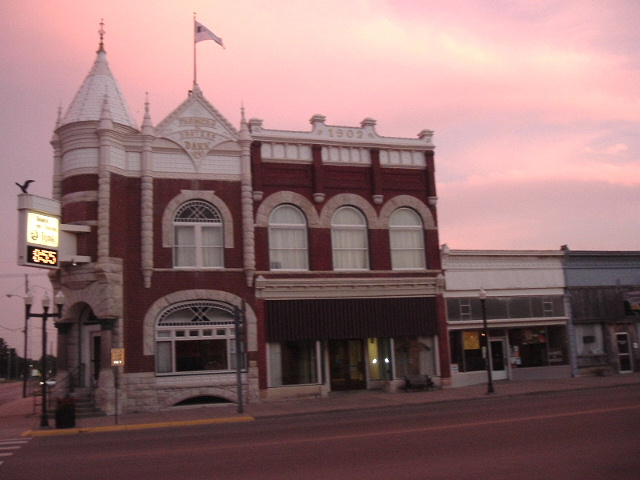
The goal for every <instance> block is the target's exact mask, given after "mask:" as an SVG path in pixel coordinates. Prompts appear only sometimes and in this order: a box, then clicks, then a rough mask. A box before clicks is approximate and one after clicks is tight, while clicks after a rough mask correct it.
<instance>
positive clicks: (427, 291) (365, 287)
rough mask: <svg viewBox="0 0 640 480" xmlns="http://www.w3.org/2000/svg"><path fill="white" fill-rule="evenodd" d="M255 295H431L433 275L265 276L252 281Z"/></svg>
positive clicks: (435, 285)
mask: <svg viewBox="0 0 640 480" xmlns="http://www.w3.org/2000/svg"><path fill="white" fill-rule="evenodd" d="M255 286H256V296H257V298H261V299H264V300H296V299H321V298H380V297H382V298H393V297H420V296H434V295H436V294H437V293H438V290H439V285H438V280H437V278H435V277H404V278H391V277H390V278H354V277H343V278H336V277H331V278H300V277H297V278H265V277H264V276H259V277H257V278H256V281H255ZM440 288H441V286H440Z"/></svg>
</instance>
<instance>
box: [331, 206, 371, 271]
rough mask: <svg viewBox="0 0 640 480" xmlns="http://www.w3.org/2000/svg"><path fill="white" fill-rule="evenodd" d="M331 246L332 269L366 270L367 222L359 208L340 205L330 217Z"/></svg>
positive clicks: (367, 256)
mask: <svg viewBox="0 0 640 480" xmlns="http://www.w3.org/2000/svg"><path fill="white" fill-rule="evenodd" d="M331 248H332V251H333V268H334V270H368V269H369V239H368V231H367V222H366V220H365V217H364V215H363V214H362V212H360V210H358V209H356V208H354V207H341V208H339V209H338V210H336V212H335V213H334V214H333V217H332V218H331Z"/></svg>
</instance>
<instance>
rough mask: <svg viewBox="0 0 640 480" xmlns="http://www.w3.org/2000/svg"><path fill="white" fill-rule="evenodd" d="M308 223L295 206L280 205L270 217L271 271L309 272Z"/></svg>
mask: <svg viewBox="0 0 640 480" xmlns="http://www.w3.org/2000/svg"><path fill="white" fill-rule="evenodd" d="M307 252H308V248H307V221H306V218H305V216H304V214H303V213H302V212H301V211H300V210H298V209H297V208H296V207H294V206H293V205H280V206H279V207H276V208H275V209H274V210H273V211H272V212H271V215H270V216H269V263H270V267H271V270H308V269H309V261H308V253H307Z"/></svg>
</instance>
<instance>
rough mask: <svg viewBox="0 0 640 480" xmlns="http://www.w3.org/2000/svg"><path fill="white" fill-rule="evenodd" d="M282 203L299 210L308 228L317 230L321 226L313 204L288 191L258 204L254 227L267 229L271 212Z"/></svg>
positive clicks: (270, 196) (276, 194)
mask: <svg viewBox="0 0 640 480" xmlns="http://www.w3.org/2000/svg"><path fill="white" fill-rule="evenodd" d="M284 203H288V204H291V205H295V206H296V207H298V208H300V209H301V210H302V211H303V212H304V214H305V216H306V217H307V222H308V225H309V228H317V227H320V226H321V224H320V219H319V217H318V212H317V211H316V208H315V207H314V206H313V204H312V203H311V202H310V201H309V200H307V198H305V197H303V196H302V195H300V194H299V193H295V192H289V191H282V192H276V193H274V194H272V195H269V196H268V197H267V198H266V199H265V200H264V201H263V202H262V203H261V204H260V207H258V211H257V212H256V226H258V227H268V226H269V215H270V214H271V211H272V210H273V209H274V208H276V207H277V206H278V205H282V204H284Z"/></svg>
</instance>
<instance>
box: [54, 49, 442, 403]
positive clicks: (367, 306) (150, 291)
mask: <svg viewBox="0 0 640 480" xmlns="http://www.w3.org/2000/svg"><path fill="white" fill-rule="evenodd" d="M239 123H240V126H239V128H235V127H234V126H233V125H232V124H231V123H230V122H229V121H228V120H227V119H225V118H224V116H223V115H222V114H221V113H220V112H219V111H218V110H217V109H216V108H215V107H214V106H213V105H212V104H211V103H209V102H208V101H207V99H206V98H205V96H204V95H203V93H202V91H201V90H200V88H199V87H198V85H197V84H194V86H193V89H192V90H190V91H189V93H188V96H187V98H186V99H185V100H184V102H183V103H182V104H181V105H179V106H178V107H177V108H176V109H175V110H174V111H173V112H172V113H171V114H170V115H169V116H168V117H167V118H165V119H164V120H162V121H161V122H160V123H158V124H157V125H154V124H153V122H152V120H151V114H150V105H149V103H148V102H147V103H146V105H145V114H144V118H143V120H142V124H141V126H140V127H138V125H137V123H136V121H135V119H134V118H133V116H132V115H131V113H130V111H129V108H128V106H127V102H126V101H125V99H124V97H123V95H122V92H121V91H120V89H119V87H118V84H117V82H116V80H115V78H114V76H113V75H112V73H111V71H110V68H109V65H108V62H107V57H106V52H105V50H104V47H103V45H102V43H101V44H100V48H99V50H98V52H97V57H96V59H95V62H94V64H93V67H92V69H91V71H90V72H89V74H88V75H87V77H86V78H85V80H84V82H83V83H82V85H81V87H80V89H79V90H78V93H77V95H76V97H75V98H74V100H73V101H72V103H71V105H70V106H69V108H68V110H67V112H66V114H65V115H60V116H59V119H58V123H57V125H56V129H55V133H54V136H53V140H52V145H53V147H54V162H55V167H54V198H56V199H58V200H60V201H61V204H62V222H63V223H65V224H76V225H85V226H89V227H90V228H91V231H90V232H89V233H82V234H79V235H78V252H77V253H78V261H75V260H74V259H71V261H69V262H68V263H65V264H64V265H63V266H62V268H61V269H60V270H59V271H58V272H57V273H56V274H55V275H53V276H52V281H53V283H54V284H55V285H56V287H58V288H61V289H62V291H63V292H64V294H65V296H66V298H67V303H66V306H65V313H64V318H63V319H62V320H61V321H60V322H58V324H57V327H58V332H59V336H58V350H59V351H58V358H59V370H60V374H59V379H58V380H59V389H60V392H61V393H63V392H64V390H66V389H70V388H74V389H75V388H88V389H89V388H90V389H91V391H92V392H94V395H95V401H96V404H97V406H98V407H99V408H101V409H103V410H104V411H107V412H113V410H114V404H115V395H116V392H118V395H119V396H118V400H119V404H120V406H121V407H120V408H121V411H136V410H154V409H157V408H161V407H167V406H171V405H175V404H177V403H180V402H185V401H191V400H193V399H199V400H204V401H206V400H211V401H214V400H226V401H237V400H238V389H237V387H238V375H237V369H236V365H237V362H238V361H241V362H242V363H241V366H242V367H243V368H242V376H241V383H242V387H243V396H244V398H245V399H248V401H256V400H258V399H259V398H278V397H287V396H301V395H302V396H304V395H309V396H315V395H325V394H327V393H328V392H329V391H332V390H340V389H365V388H385V389H390V390H393V389H394V388H396V386H397V385H398V384H399V383H400V382H401V381H402V380H401V379H402V378H403V376H404V375H407V374H418V373H422V374H425V373H426V374H429V375H432V376H436V377H442V378H443V379H444V381H447V380H448V378H449V376H450V375H449V352H448V348H449V346H448V340H447V333H446V322H445V314H444V303H443V296H442V290H443V288H444V282H443V277H442V273H441V265H440V255H439V248H438V230H437V214H436V200H437V198H436V190H435V176H434V175H435V174H434V157H433V149H434V147H433V144H432V135H433V132H431V131H429V130H424V131H422V132H421V133H420V134H419V135H418V137H417V138H415V139H406V138H390V137H383V136H380V135H379V134H378V133H377V132H376V129H375V126H376V122H375V120H373V119H370V118H366V119H365V120H363V121H362V123H361V124H360V125H359V126H354V127H343V126H333V125H328V124H326V121H325V118H324V117H323V116H321V115H314V116H313V117H312V118H311V129H310V130H309V131H306V132H295V131H281V130H269V129H266V128H264V127H263V122H262V121H261V120H257V119H250V120H246V119H245V116H244V111H243V112H242V115H241V118H240V122H239ZM85 259H89V260H90V261H88V262H85ZM80 260H82V261H80ZM239 312H240V313H239ZM238 317H240V318H241V319H242V321H243V325H244V327H243V328H242V332H243V334H242V342H241V349H242V354H238V355H236V352H237V350H236V348H237V344H236V322H237V321H238ZM116 347H117V348H125V351H126V362H125V365H124V367H112V366H111V363H110V352H111V349H112V348H116ZM114 375H116V376H117V379H116V378H114ZM116 380H117V382H116ZM116 383H117V385H118V388H117V389H116V387H115V385H116Z"/></svg>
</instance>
